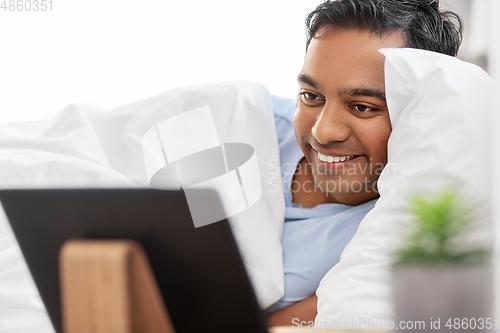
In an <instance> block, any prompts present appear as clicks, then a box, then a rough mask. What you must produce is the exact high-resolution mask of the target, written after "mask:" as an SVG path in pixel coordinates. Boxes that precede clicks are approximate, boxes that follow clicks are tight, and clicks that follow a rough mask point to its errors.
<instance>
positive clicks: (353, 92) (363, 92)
mask: <svg viewBox="0 0 500 333" xmlns="http://www.w3.org/2000/svg"><path fill="white" fill-rule="evenodd" d="M339 95H340V96H344V97H356V96H365V97H375V98H378V99H380V100H381V101H384V102H386V100H385V92H383V91H382V90H380V89H369V88H353V89H349V90H344V91H341V92H340V93H339Z"/></svg>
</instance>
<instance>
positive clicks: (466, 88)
mask: <svg viewBox="0 0 500 333" xmlns="http://www.w3.org/2000/svg"><path fill="white" fill-rule="evenodd" d="M382 53H383V54H384V55H385V57H386V60H385V83H386V94H387V102H388V107H389V114H390V117H391V123H392V128H393V131H392V133H391V136H390V139H389V144H388V149H389V161H388V165H387V167H386V168H385V169H384V171H383V172H382V175H381V176H380V183H379V184H380V190H381V196H380V199H379V200H378V202H377V204H376V205H375V208H374V209H373V210H372V211H370V212H369V213H368V214H367V215H366V217H365V218H364V219H363V221H362V222H361V224H360V226H359V229H358V231H357V233H356V235H355V236H354V238H353V239H352V241H351V242H350V243H349V244H348V245H347V247H346V248H345V249H344V252H343V253H342V256H341V259H340V262H339V263H338V264H337V265H336V266H335V267H333V269H331V270H330V271H329V272H328V273H327V274H326V276H325V277H324V278H323V280H322V281H321V283H320V286H319V288H318V290H317V295H318V298H319V300H318V316H317V317H316V321H317V324H318V326H320V325H322V324H323V325H324V326H326V325H325V324H328V323H330V325H332V323H333V319H334V320H335V321H337V322H338V321H341V322H343V323H349V325H350V324H351V323H352V322H358V324H359V323H360V322H363V320H364V321H365V322H366V321H367V320H368V319H369V320H371V321H372V322H374V321H377V320H381V321H384V320H390V319H392V316H393V308H392V300H391V296H392V295H391V275H390V265H391V263H392V260H393V259H392V254H393V251H394V250H395V249H396V248H397V247H398V243H399V242H400V236H401V235H402V233H403V232H404V231H405V227H406V225H407V222H408V221H409V216H408V213H407V211H406V204H407V198H408V194H409V193H412V192H415V191H418V192H432V191H435V190H439V189H442V188H443V187H445V186H448V185H458V186H459V187H460V188H461V189H462V193H463V194H464V195H465V197H466V198H467V199H469V200H470V202H471V204H472V205H473V206H475V207H476V208H477V211H478V213H479V215H478V216H477V222H478V224H479V225H480V226H481V228H479V230H482V231H484V232H485V233H488V234H489V235H491V225H489V222H490V221H489V220H488V214H489V213H490V208H491V207H490V183H491V173H490V171H491V170H490V156H491V151H490V139H489V129H490V121H491V119H492V117H491V114H492V112H498V111H499V110H498V103H496V101H495V98H497V96H499V92H498V86H497V85H496V83H495V82H494V81H493V80H492V79H491V78H490V77H489V76H488V75H487V74H486V73H485V72H484V71H483V70H481V69H480V68H479V67H477V66H475V65H472V64H469V63H466V62H462V61H460V60H458V59H456V58H453V57H450V56H446V55H442V54H438V53H434V52H429V51H423V50H415V49H385V50H382ZM489 235H486V237H485V238H482V236H485V234H479V235H475V236H478V238H477V239H478V240H479V241H481V240H483V241H484V240H486V241H489V237H488V236H489ZM372 325H373V324H372ZM330 327H331V326H330ZM361 328H367V327H366V326H365V327H361Z"/></svg>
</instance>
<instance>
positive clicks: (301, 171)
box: [267, 0, 461, 326]
mask: <svg viewBox="0 0 500 333" xmlns="http://www.w3.org/2000/svg"><path fill="white" fill-rule="evenodd" d="M306 25H307V29H308V31H307V32H308V38H307V44H306V57H305V60H304V66H303V68H302V70H301V72H300V74H299V75H298V82H299V87H300V90H299V94H298V98H297V102H296V106H295V112H294V115H293V129H294V132H295V136H293V135H292V134H290V133H291V132H292V119H291V112H290V105H286V101H283V100H280V99H278V98H274V100H273V102H274V109H275V116H276V126H277V131H278V137H279V142H280V152H281V162H282V172H283V183H284V188H285V199H286V204H287V208H286V213H285V226H284V231H283V239H282V243H283V251H284V269H285V296H284V297H283V298H282V299H281V300H280V301H278V302H277V303H276V304H274V305H273V306H271V307H270V308H269V309H268V310H267V312H268V313H270V315H269V317H268V319H269V324H270V325H271V326H275V325H291V324H293V322H294V321H293V320H294V318H298V319H299V320H300V321H311V320H314V318H315V316H316V314H317V309H316V303H317V297H316V295H315V291H316V288H317V287H318V285H319V281H320V280H321V278H322V277H323V276H324V275H325V274H326V273H327V272H328V270H330V269H331V268H332V267H333V266H334V265H335V264H336V263H337V262H338V261H339V257H340V253H341V252H342V250H343V249H344V247H345V246H346V245H347V243H348V242H349V241H350V240H351V238H352V237H353V235H354V233H355V232H356V229H357V227H358V225H359V223H360V221H361V220H362V219H363V217H364V216H365V215H366V213H367V212H368V211H369V210H370V209H371V208H373V205H374V204H375V201H376V199H377V198H378V196H379V194H378V191H377V180H378V177H379V175H380V173H381V171H382V169H383V167H384V166H385V164H386V163H387V141H388V138H389V135H390V133H391V124H390V119H389V113H388V110H387V103H386V100H385V81H384V57H383V56H382V54H381V53H379V52H378V50H379V49H381V48H401V47H411V48H419V49H425V50H430V51H436V52H440V53H444V54H448V55H451V56H455V55H456V53H457V51H458V47H459V45H460V43H461V20H460V18H459V17H458V16H457V15H456V14H454V13H452V12H440V10H439V0H338V1H326V2H325V3H323V4H321V5H319V6H318V7H317V8H316V10H314V11H313V12H311V13H310V14H309V15H308V16H307V19H306ZM290 166H291V167H290Z"/></svg>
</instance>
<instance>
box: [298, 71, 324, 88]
mask: <svg viewBox="0 0 500 333" xmlns="http://www.w3.org/2000/svg"><path fill="white" fill-rule="evenodd" d="M297 81H299V82H302V83H305V84H308V85H310V86H311V87H313V88H314V89H316V90H319V91H321V88H320V87H319V85H318V84H317V83H316V82H315V81H314V80H313V79H311V78H310V77H309V76H307V75H305V74H302V73H300V74H299V75H297Z"/></svg>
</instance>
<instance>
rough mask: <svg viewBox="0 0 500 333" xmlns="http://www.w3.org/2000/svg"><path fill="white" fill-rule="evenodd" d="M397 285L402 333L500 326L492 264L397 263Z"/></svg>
mask: <svg viewBox="0 0 500 333" xmlns="http://www.w3.org/2000/svg"><path fill="white" fill-rule="evenodd" d="M393 288H394V290H393V291H394V310H395V322H394V324H395V328H396V330H397V331H398V332H408V331H411V332H432V331H436V330H438V329H440V331H449V332H492V331H493V330H495V331H497V330H498V328H500V323H497V322H496V319H495V318H492V314H493V313H492V306H493V295H494V293H493V270H492V266H491V264H477V265H470V264H469V265H466V264H462V265H461V264H446V265H424V264H397V265H395V266H394V267H393ZM402 326H404V328H403V327H402ZM410 326H412V327H411V329H410Z"/></svg>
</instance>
